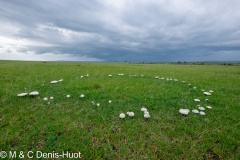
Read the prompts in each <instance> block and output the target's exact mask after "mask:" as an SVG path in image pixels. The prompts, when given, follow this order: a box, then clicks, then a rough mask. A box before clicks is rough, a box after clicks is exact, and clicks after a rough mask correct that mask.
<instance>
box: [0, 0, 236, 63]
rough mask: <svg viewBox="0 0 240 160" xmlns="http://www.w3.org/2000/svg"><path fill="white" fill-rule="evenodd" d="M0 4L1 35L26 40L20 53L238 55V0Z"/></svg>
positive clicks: (167, 57)
mask: <svg viewBox="0 0 240 160" xmlns="http://www.w3.org/2000/svg"><path fill="white" fill-rule="evenodd" d="M0 6H2V7H1V9H0V13H1V14H0V18H1V19H2V20H1V21H2V22H3V24H4V25H2V26H1V27H0V34H1V35H2V36H4V37H6V38H12V39H19V40H21V39H24V40H27V41H26V42H25V41H24V42H25V43H24V44H21V46H20V45H18V43H16V44H15V47H16V50H17V51H18V52H21V53H27V51H34V53H35V54H44V53H49V52H50V53H53V54H65V53H68V54H72V55H74V56H89V57H94V58H96V59H101V60H105V61H177V60H186V61H198V60H201V61H202V60H215V59H216V60H221V59H219V57H218V55H217V54H218V53H219V54H221V56H220V57H222V58H223V59H222V60H236V57H237V58H240V56H237V54H239V55H240V47H239V42H240V38H239V37H240V30H239V28H240V22H238V21H237V19H240V11H239V9H238V8H239V7H240V2H239V1H237V0H232V1H231V3H230V2H225V1H222V0H221V1H216V0H211V1H208V2H206V1H196V2H194V1H189V0H181V1H161V2H160V1H156V0H149V1H144V0H140V1H137V2H135V1H98V0H94V1H91V2H88V1H77V0H70V1H67V2H65V1H57V0H48V1H47V0H46V1H45V0H43V1H37V0H33V1H20V0H13V1H0ZM7 25H12V26H14V27H15V29H14V30H15V31H14V32H11V29H10V28H9V29H7V28H8V27H7ZM4 27H5V28H4ZM0 45H2V46H4V44H0ZM22 45H23V46H22ZM11 47H12V48H14V45H12V46H11ZM224 55H233V56H232V58H231V56H224ZM226 57H227V59H226ZM0 58H1V57H0ZM209 58H211V59H209Z"/></svg>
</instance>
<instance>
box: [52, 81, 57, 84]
mask: <svg viewBox="0 0 240 160" xmlns="http://www.w3.org/2000/svg"><path fill="white" fill-rule="evenodd" d="M50 83H51V84H56V83H58V81H51V82H50Z"/></svg>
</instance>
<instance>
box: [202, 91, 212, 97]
mask: <svg viewBox="0 0 240 160" xmlns="http://www.w3.org/2000/svg"><path fill="white" fill-rule="evenodd" d="M203 94H204V95H206V96H211V93H210V92H203Z"/></svg>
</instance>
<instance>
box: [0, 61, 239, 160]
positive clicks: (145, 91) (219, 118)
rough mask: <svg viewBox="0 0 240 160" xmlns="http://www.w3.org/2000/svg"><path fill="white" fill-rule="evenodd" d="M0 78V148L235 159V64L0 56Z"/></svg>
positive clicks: (89, 156)
mask: <svg viewBox="0 0 240 160" xmlns="http://www.w3.org/2000/svg"><path fill="white" fill-rule="evenodd" d="M119 74H120V75H119ZM163 78H164V79H163ZM60 79H62V81H60V82H58V83H56V84H51V83H50V82H51V81H53V80H60ZM0 86H1V87H0V151H24V153H26V152H28V151H33V152H35V151H42V152H59V153H61V152H62V151H68V152H72V153H74V152H81V158H82V159H137V160H140V159H240V65H231V66H228V65H218V64H205V65H193V64H143V63H127V62H126V63H120V62H108V63H106V62H24V61H0ZM210 90H211V91H213V92H211V95H210V96H206V95H204V94H203V92H204V91H210ZM32 91H38V92H39V95H38V96H34V97H32V96H29V95H26V96H24V97H18V96H17V94H19V93H30V92H32ZM67 95H70V97H69V98H67V97H66V96H67ZM80 95H84V97H80ZM50 97H53V99H50ZM44 98H47V100H46V99H45V100H44ZM194 99H199V100H200V102H195V101H194ZM206 99H208V100H206ZM109 101H111V103H109ZM97 103H99V105H100V106H97V105H96V104H97ZM198 106H202V107H204V108H205V110H204V112H205V115H200V114H195V113H193V112H192V110H193V109H198ZM206 106H211V107H212V109H208V108H206ZM143 107H144V108H146V109H147V110H148V112H149V115H150V117H149V118H144V113H143V112H142V111H141V108H143ZM179 109H189V110H190V112H189V114H188V115H185V116H184V115H182V114H180V113H179ZM127 112H134V116H133V117H129V116H128V115H127V114H126V113H127ZM120 113H125V114H126V117H125V118H123V119H121V118H119V115H120ZM25 156H26V155H25Z"/></svg>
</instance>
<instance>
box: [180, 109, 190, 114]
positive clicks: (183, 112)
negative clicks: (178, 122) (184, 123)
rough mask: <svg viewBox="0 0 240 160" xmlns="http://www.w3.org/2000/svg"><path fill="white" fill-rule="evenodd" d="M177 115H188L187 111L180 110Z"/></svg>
mask: <svg viewBox="0 0 240 160" xmlns="http://www.w3.org/2000/svg"><path fill="white" fill-rule="evenodd" d="M179 113H181V114H182V115H188V113H189V109H180V110H179Z"/></svg>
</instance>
